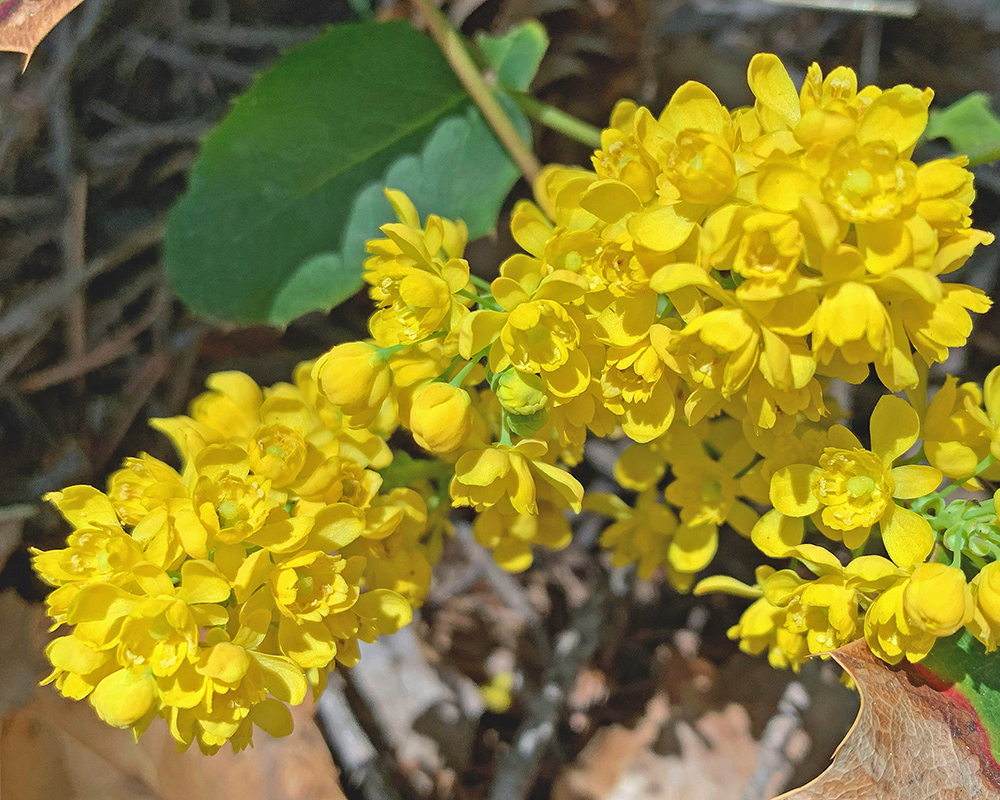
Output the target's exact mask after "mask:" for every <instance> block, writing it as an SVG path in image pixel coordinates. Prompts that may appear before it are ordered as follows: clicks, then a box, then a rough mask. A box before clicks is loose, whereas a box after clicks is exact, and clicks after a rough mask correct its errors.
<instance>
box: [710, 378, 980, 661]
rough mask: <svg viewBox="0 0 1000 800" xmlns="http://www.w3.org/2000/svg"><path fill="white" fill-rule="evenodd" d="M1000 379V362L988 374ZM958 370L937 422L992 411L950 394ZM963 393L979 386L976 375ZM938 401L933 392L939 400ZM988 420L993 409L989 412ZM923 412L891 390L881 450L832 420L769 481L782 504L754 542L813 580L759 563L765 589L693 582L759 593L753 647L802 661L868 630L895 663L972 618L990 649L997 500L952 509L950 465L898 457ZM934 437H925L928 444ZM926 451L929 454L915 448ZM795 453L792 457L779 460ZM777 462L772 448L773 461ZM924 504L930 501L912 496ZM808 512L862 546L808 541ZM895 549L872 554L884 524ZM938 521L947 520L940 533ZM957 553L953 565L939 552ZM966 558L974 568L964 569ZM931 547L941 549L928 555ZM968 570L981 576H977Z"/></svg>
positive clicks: (751, 621) (965, 444)
mask: <svg viewBox="0 0 1000 800" xmlns="http://www.w3.org/2000/svg"><path fill="white" fill-rule="evenodd" d="M997 377H1000V368H998V369H996V370H994V371H993V373H991V376H990V381H989V383H992V381H993V380H995V379H996V378H997ZM954 386H955V381H953V380H950V379H949V380H948V381H947V382H946V384H945V388H944V389H943V390H942V391H943V392H951V393H952V394H951V396H949V395H948V394H946V396H945V400H943V401H942V403H946V404H950V405H952V410H951V413H950V414H949V413H948V411H943V410H941V409H938V410H935V411H932V410H931V409H928V412H927V418H931V417H932V415H936V419H937V422H938V423H939V425H940V427H941V428H943V429H945V430H952V431H954V430H956V427H957V426H956V422H957V421H959V420H962V419H964V418H966V417H968V416H970V415H972V416H977V417H978V416H979V415H981V414H982V413H983V412H982V410H981V409H977V408H976V407H975V406H973V405H972V404H971V403H970V404H969V405H968V406H966V407H964V408H960V409H958V410H954V408H953V404H951V397H953V390H954ZM965 391H966V392H967V393H968V395H969V396H971V397H979V396H981V391H980V390H978V387H975V386H974V385H967V387H966V389H965ZM932 405H933V403H932ZM984 423H985V420H984ZM919 432H920V419H919V416H918V414H917V412H916V411H915V410H914V409H913V408H912V407H911V406H910V405H909V404H907V403H906V402H905V401H904V400H901V399H899V398H898V397H895V396H892V395H887V396H885V397H883V398H882V399H881V400H879V402H878V404H877V405H876V407H875V410H874V412H873V414H872V417H871V442H872V444H871V449H870V450H869V449H866V448H864V447H863V446H862V445H861V443H860V442H859V441H858V440H857V438H856V437H855V436H854V435H853V434H851V433H850V431H848V430H847V429H846V428H844V427H842V426H840V425H835V426H833V427H831V428H830V429H829V430H828V431H827V432H826V433H825V434H823V435H822V436H821V438H820V441H819V442H817V443H816V444H821V445H822V448H821V449H819V448H817V447H813V448H812V455H811V457H809V458H808V459H807V460H806V462H805V463H793V464H786V465H783V466H780V468H778V469H772V470H770V471H771V473H772V474H771V478H770V484H769V490H770V500H771V504H772V505H773V506H774V508H773V510H771V511H768V512H767V513H766V514H764V515H763V516H762V517H761V518H760V519H759V521H758V522H757V523H756V524H755V525H754V527H753V530H752V532H751V538H752V540H753V542H754V544H756V545H757V547H758V548H759V549H760V550H761V551H762V552H763V553H764V555H766V556H769V557H771V558H793V559H796V560H797V561H798V562H799V563H800V564H802V565H803V566H805V567H806V568H807V569H808V570H809V571H810V572H812V574H813V575H814V576H815V577H811V578H803V577H801V576H800V575H799V574H798V573H797V572H796V571H794V570H793V569H784V570H779V571H775V570H774V569H772V568H771V567H760V568H759V569H758V570H757V573H756V583H755V585H754V586H747V585H745V584H742V583H741V582H739V581H736V580H734V579H732V578H728V577H725V576H715V577H711V578H706V579H705V580H703V581H702V582H701V583H700V584H699V585H698V586H697V587H696V589H695V592H696V593H706V592H714V591H722V592H728V593H731V594H736V595H739V596H743V597H751V598H756V599H755V602H754V603H753V604H752V605H751V606H750V607H749V608H748V609H747V611H746V612H745V613H744V614H743V616H742V618H741V619H740V621H739V623H738V624H737V625H736V626H734V627H733V628H732V629H731V630H730V632H729V633H730V636H731V637H733V638H735V639H739V641H740V646H741V648H742V649H744V650H745V651H746V652H749V653H753V654H758V653H762V652H764V651H765V650H766V651H767V653H768V658H769V660H770V661H771V663H772V664H773V665H775V666H778V667H787V666H791V667H793V668H795V669H797V668H798V667H799V666H800V665H801V664H802V662H803V660H804V659H805V658H806V657H808V656H809V655H812V654H817V653H827V652H829V651H831V650H833V649H836V648H837V647H839V646H841V645H843V644H846V643H847V642H850V641H853V640H854V639H858V638H860V637H861V636H864V637H865V639H866V640H867V642H868V645H869V647H870V648H871V650H872V652H874V653H875V654H877V655H878V656H879V657H880V658H882V659H883V660H885V661H887V662H889V663H890V664H895V663H898V662H899V661H900V660H901V659H903V658H906V659H908V660H909V661H911V662H917V661H920V660H921V659H922V658H923V657H924V656H926V655H927V653H929V652H930V650H931V647H932V646H933V644H934V641H935V640H936V639H937V638H939V637H943V636H951V635H952V634H954V633H955V632H956V631H958V630H960V629H961V628H963V627H965V628H967V629H968V630H969V631H970V632H971V633H972V634H973V635H974V636H975V637H976V638H977V639H979V640H980V641H981V642H982V643H983V644H984V645H985V647H986V649H987V650H993V649H995V648H996V646H997V641H998V638H997V637H998V634H1000V562H998V561H997V560H996V559H997V558H998V557H1000V527H998V520H997V516H996V511H995V503H994V502H993V501H990V502H989V503H984V504H982V506H981V507H980V506H976V505H970V504H969V502H968V501H957V507H956V508H955V510H954V512H952V511H950V509H948V508H947V507H946V506H945V504H944V501H943V497H944V495H945V494H947V492H948V491H949V490H948V489H947V488H946V489H945V490H942V491H940V492H939V491H938V487H939V485H940V484H941V482H942V477H943V476H942V473H941V471H939V470H938V469H936V468H935V467H933V466H927V465H920V464H914V463H904V464H901V465H899V466H893V464H894V462H896V461H897V460H898V459H900V457H901V456H903V455H904V454H906V453H908V452H909V451H911V449H912V448H913V447H914V445H915V444H916V443H917V440H918V436H919ZM995 433H996V429H995V428H989V433H988V434H987V433H986V432H984V431H982V430H978V429H971V428H969V429H966V432H965V433H964V434H961V435H958V436H957V438H956V439H954V440H950V442H949V444H950V445H952V447H951V448H950V449H951V450H952V451H953V452H956V453H957V452H960V451H959V448H960V447H962V448H968V449H970V450H978V449H979V448H981V447H983V446H985V448H986V449H987V450H988V449H989V438H988V437H992V436H995ZM927 444H928V442H927V441H925V442H924V450H925V451H926V450H927ZM918 457H919V456H918ZM782 460H784V459H782ZM768 461H771V464H770V466H771V467H775V466H779V465H780V463H781V462H780V461H774V460H773V458H772V459H764V461H763V462H761V464H762V465H767V462H768ZM993 461H995V457H994V456H992V455H989V456H987V457H986V458H985V459H984V460H983V461H981V462H979V463H978V464H977V463H972V464H971V466H969V467H968V468H967V469H966V470H965V471H964V473H962V474H961V475H956V476H955V477H956V478H957V479H958V481H959V482H958V483H954V484H952V485H951V487H950V488H957V487H958V486H959V485H960V484H961V483H964V482H968V481H969V480H970V479H974V478H975V477H976V476H977V475H982V474H983V472H984V471H985V470H986V468H987V466H988V465H991V464H992V462H993ZM908 500H909V501H915V502H914V505H915V507H916V508H919V509H920V511H921V512H924V513H918V511H916V510H914V509H910V508H907V507H906V506H905V505H903V504H902V502H901V501H908ZM806 523H808V524H809V528H810V530H812V531H815V532H816V533H817V534H821V535H822V536H825V537H826V538H827V539H830V540H833V541H835V542H842V543H843V544H844V545H845V546H846V547H847V548H849V549H851V550H852V551H853V552H854V553H855V554H856V555H855V557H854V558H853V559H852V560H851V561H850V562H849V563H848V564H847V566H846V567H845V566H843V565H842V564H841V562H840V561H839V560H838V559H837V558H836V557H835V556H834V555H833V554H832V553H831V552H830V551H829V550H828V549H826V548H824V547H821V546H818V545H816V544H808V543H803V538H804V536H805V533H806ZM876 524H877V525H878V527H879V528H880V531H881V540H882V543H883V545H884V546H885V549H886V551H887V552H888V554H889V558H884V557H882V556H877V555H862V554H860V553H863V551H864V549H865V546H866V544H867V543H868V540H869V537H870V536H871V533H872V531H873V528H874V526H875V525H876ZM935 530H939V531H941V532H942V533H943V534H944V535H942V536H941V537H940V539H939V537H937V536H936V535H935ZM936 546H937V549H938V555H939V556H944V555H945V554H946V552H947V551H949V550H950V551H952V553H951V554H952V558H951V562H952V563H951V564H950V565H949V564H948V563H944V561H943V560H934V559H933V558H931V557H932V555H933V554H934V550H935V547H936ZM963 556H964V557H965V558H966V559H967V563H969V567H967V569H966V570H963V569H962V568H961V565H962V562H963ZM928 558H931V560H927V559H928ZM967 574H972V575H973V577H972V579H971V580H969V579H968V577H967Z"/></svg>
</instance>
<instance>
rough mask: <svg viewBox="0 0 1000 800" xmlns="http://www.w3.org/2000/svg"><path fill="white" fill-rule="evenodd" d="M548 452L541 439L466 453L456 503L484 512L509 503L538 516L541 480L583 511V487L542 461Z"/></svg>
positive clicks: (458, 470)
mask: <svg viewBox="0 0 1000 800" xmlns="http://www.w3.org/2000/svg"><path fill="white" fill-rule="evenodd" d="M548 449H549V448H548V446H547V445H546V444H545V443H544V442H542V441H539V440H538V439H522V440H521V441H519V442H518V443H517V444H516V445H513V446H511V445H505V444H497V445H494V446H492V447H489V448H486V449H483V450H472V451H470V452H467V453H465V454H464V455H463V456H462V457H461V458H460V459H459V460H458V462H457V463H456V464H455V477H454V478H452V481H451V487H450V491H451V497H452V503H453V504H454V505H455V506H472V507H473V508H475V509H476V510H477V511H482V510H484V509H486V508H489V507H490V506H494V505H496V504H497V503H499V502H501V501H502V500H506V501H509V502H510V504H511V506H512V507H513V508H514V510H515V511H517V513H519V514H536V513H537V509H538V506H537V503H536V500H535V498H536V489H535V480H536V478H539V479H541V480H542V481H544V482H545V483H547V484H548V485H549V486H550V487H552V488H553V489H555V490H556V492H557V493H558V495H559V496H560V497H561V498H563V501H564V502H565V504H566V505H567V506H568V507H569V508H571V509H573V511H579V510H580V502H581V500H582V498H583V487H582V486H581V485H580V483H579V482H578V481H577V480H576V478H574V477H573V476H572V475H570V474H569V473H568V472H566V471H564V470H562V469H559V467H556V466H553V465H551V464H547V463H545V462H544V461H542V460H541V459H542V458H543V457H544V456H545V455H546V453H547V452H548Z"/></svg>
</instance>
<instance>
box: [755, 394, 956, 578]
mask: <svg viewBox="0 0 1000 800" xmlns="http://www.w3.org/2000/svg"><path fill="white" fill-rule="evenodd" d="M919 428H920V421H919V418H918V417H917V413H916V412H915V411H914V410H913V409H912V408H911V407H910V406H909V405H908V404H907V403H906V402H905V401H903V400H900V399H899V398H897V397H894V396H892V395H887V396H885V397H882V398H881V399H880V400H879V402H878V404H877V405H876V406H875V411H874V412H873V413H872V418H871V440H872V450H871V451H868V450H865V449H864V448H863V447H862V446H861V443H860V442H859V441H858V440H857V438H856V437H855V436H854V435H853V434H852V433H851V432H850V431H848V430H847V429H846V428H843V427H841V426H839V425H835V426H834V427H832V428H831V429H830V440H829V441H830V444H829V446H828V447H826V448H825V449H824V451H823V455H822V456H821V457H820V459H819V464H818V465H812V464H794V465H792V466H788V467H785V468H783V469H781V470H778V472H776V473H775V475H774V477H773V478H772V479H771V487H770V497H771V503H772V504H773V505H774V507H775V509H776V510H777V512H778V513H779V514H781V515H784V516H786V517H792V518H799V517H806V516H810V517H811V518H812V520H813V522H814V523H815V524H816V525H817V527H818V528H819V529H820V530H821V531H822V532H823V533H824V534H826V535H827V536H828V537H830V538H831V539H834V540H842V541H843V542H844V544H845V545H847V547H849V548H852V549H854V548H856V547H859V546H861V545H862V544H863V543H864V542H865V541H866V540H867V539H868V536H869V533H870V531H871V528H872V526H873V525H875V524H876V523H878V524H879V526H880V527H881V531H882V540H883V542H884V543H885V547H886V550H888V552H889V556H890V557H891V558H892V560H893V561H894V562H896V563H897V564H899V565H900V566H901V567H910V566H913V565H914V564H918V563H920V562H921V561H923V560H924V559H926V558H927V556H928V555H929V554H930V551H931V547H932V546H933V544H934V534H933V532H932V531H931V527H930V524H929V523H928V522H927V520H925V519H924V518H923V517H921V516H920V515H919V514H917V513H916V512H914V511H910V510H909V509H907V508H905V507H903V506H901V505H899V504H897V503H896V502H895V499H903V500H907V499H914V498H917V497H923V496H924V495H926V494H929V493H930V492H932V491H934V490H935V489H936V488H937V487H938V485H939V484H940V482H941V473H940V472H938V471H937V470H936V469H934V468H933V467H925V466H917V465H906V466H900V467H893V466H892V464H893V461H895V460H896V459H897V458H899V457H900V456H902V455H903V454H904V453H905V452H906V451H907V450H909V448H910V447H911V446H912V445H913V443H914V442H915V441H916V440H917V435H918V432H919ZM798 530H799V531H801V524H798ZM799 536H801V533H800V534H799ZM799 540H800V541H801V538H800V539H799ZM755 541H758V538H757V536H756V535H755Z"/></svg>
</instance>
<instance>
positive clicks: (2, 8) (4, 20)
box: [0, 0, 83, 66]
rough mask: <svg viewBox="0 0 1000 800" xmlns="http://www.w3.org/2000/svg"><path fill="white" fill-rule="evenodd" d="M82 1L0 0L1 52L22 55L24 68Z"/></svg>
mask: <svg viewBox="0 0 1000 800" xmlns="http://www.w3.org/2000/svg"><path fill="white" fill-rule="evenodd" d="M82 2H83V0H0V50H2V51H6V52H10V53H23V54H24V63H25V66H27V64H28V59H29V58H31V54H32V53H34V52H35V48H36V47H38V43H39V42H40V41H42V39H44V38H45V36H46V34H47V33H48V32H49V31H50V30H52V29H53V28H54V27H55V26H56V23H58V22H59V20H61V19H62V18H63V17H65V16H66V15H67V14H68V13H69V12H70V11H72V10H73V9H74V8H76V7H77V6H78V5H80V3H82Z"/></svg>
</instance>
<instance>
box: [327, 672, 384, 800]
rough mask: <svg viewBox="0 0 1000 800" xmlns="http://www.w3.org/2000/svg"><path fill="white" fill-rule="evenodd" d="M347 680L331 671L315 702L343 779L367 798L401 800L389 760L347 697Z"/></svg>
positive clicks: (371, 799)
mask: <svg viewBox="0 0 1000 800" xmlns="http://www.w3.org/2000/svg"><path fill="white" fill-rule="evenodd" d="M344 689H345V681H344V678H343V676H342V675H340V674H339V673H337V672H333V673H330V681H329V683H328V684H327V687H326V690H325V691H324V692H323V694H322V695H320V698H319V700H318V701H317V703H316V716H317V717H318V718H319V724H320V728H321V729H322V731H323V734H324V735H325V737H326V741H327V744H328V745H329V746H330V752H331V753H332V754H333V759H334V761H335V762H336V763H337V767H338V768H339V769H340V771H341V780H342V781H343V782H344V784H345V785H346V786H348V787H350V788H352V789H354V790H355V791H356V792H357V794H358V795H360V796H361V797H362V798H364V800H402V795H400V793H399V791H398V790H397V789H396V787H395V785H394V784H393V780H392V770H391V769H390V767H389V764H388V763H387V761H386V759H385V758H384V757H383V756H381V755H380V754H379V752H378V750H376V749H375V746H374V745H373V744H372V743H371V740H370V739H369V738H368V735H367V734H366V733H365V731H364V729H363V728H362V727H361V725H360V724H359V723H358V720H357V718H356V717H355V716H354V712H353V711H351V707H350V705H349V704H348V702H347V698H345V697H344Z"/></svg>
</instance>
